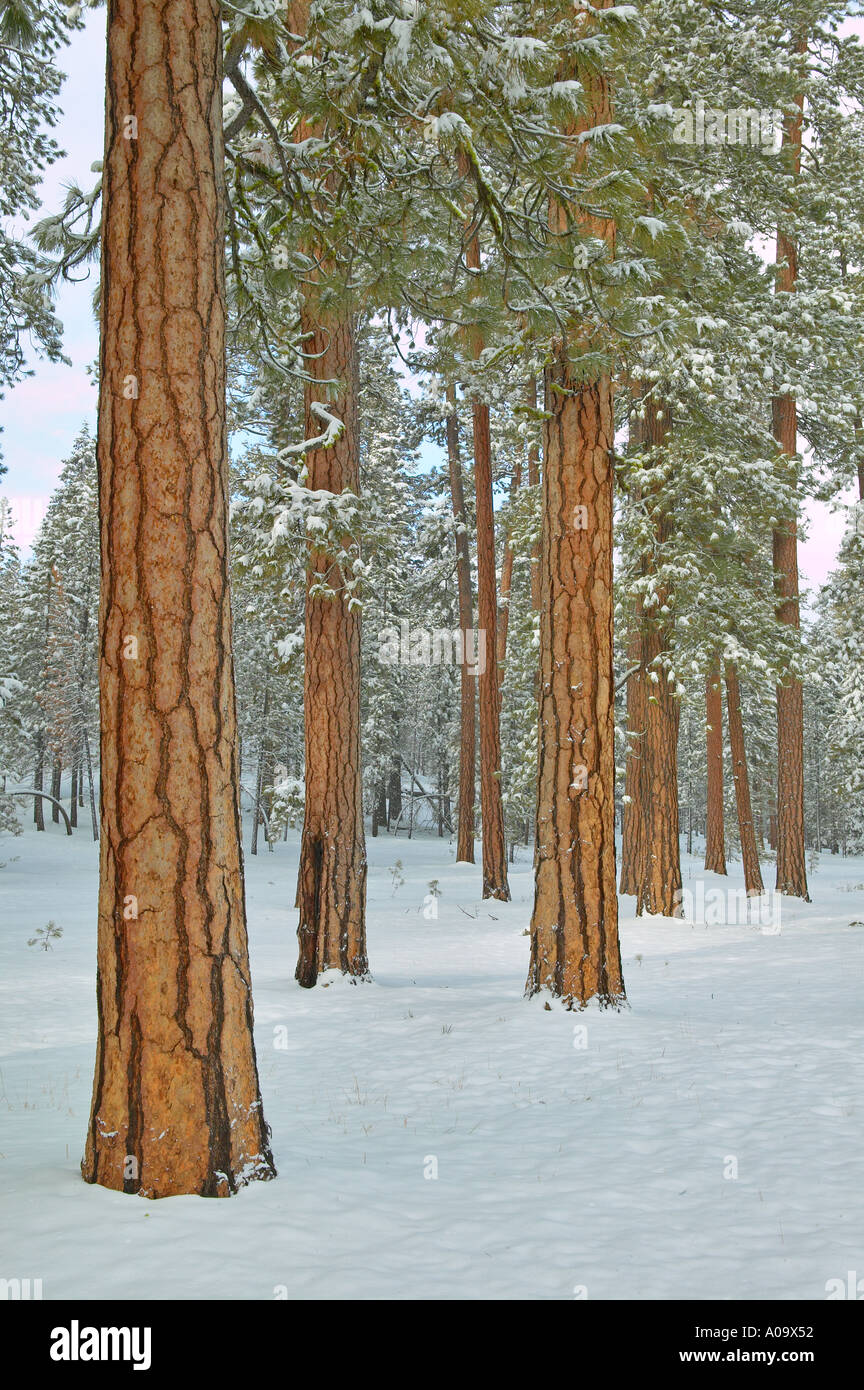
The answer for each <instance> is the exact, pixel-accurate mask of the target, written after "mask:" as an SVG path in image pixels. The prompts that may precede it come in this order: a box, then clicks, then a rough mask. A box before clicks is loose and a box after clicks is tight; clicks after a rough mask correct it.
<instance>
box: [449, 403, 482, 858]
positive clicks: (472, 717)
mask: <svg viewBox="0 0 864 1390" xmlns="http://www.w3.org/2000/svg"><path fill="white" fill-rule="evenodd" d="M447 395H448V399H449V400H450V403H451V405H452V406H453V410H452V411H451V413H450V414H449V415H448V416H447V461H448V464H449V471H450V496H451V499H452V503H453V519H454V521H455V523H456V583H457V588H458V595H459V626H460V628H461V629H462V644H463V647H464V645H465V641H466V636H465V634H466V633H467V632H468V631H469V630H473V627H474V596H473V594H472V592H471V550H470V546H469V544H468V522H467V517H466V515H465V492H464V488H463V485H462V463H461V459H460V455H459V432H458V425H457V420H456V411H455V406H456V392H455V390H454V388H453V387H450V388H449V390H448V392H447ZM464 655H465V657H466V659H465V660H464V661H463V662H462V666H461V670H460V678H459V680H460V691H459V822H458V825H457V829H456V862H457V864H473V863H474V797H475V790H476V771H475V768H476V759H477V715H476V710H477V697H476V687H475V681H476V677H475V676H474V675H473V674H472V671H471V669H470V667H469V665H468V661H467V655H468V653H467V652H466V653H464Z"/></svg>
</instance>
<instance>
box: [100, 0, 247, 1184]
mask: <svg viewBox="0 0 864 1390" xmlns="http://www.w3.org/2000/svg"><path fill="white" fill-rule="evenodd" d="M221 44H222V34H221V23H220V14H219V10H218V8H217V7H215V6H214V5H213V4H211V3H210V0H172V3H170V4H169V3H168V0H114V3H112V4H111V6H110V7H109V13H108V67H107V72H108V78H107V110H106V156H105V182H104V191H103V225H102V291H101V293H102V305H101V324H102V333H101V360H100V375H99V431H98V446H97V447H98V459H99V475H100V526H101V539H102V602H101V611H100V633H99V635H100V695H101V747H102V787H101V803H102V832H103V833H102V836H101V849H100V882H99V938H98V965H99V968H98V985H97V1000H98V1017H99V1037H98V1046H97V1054H96V1070H95V1079H94V1088H93V1105H92V1112H91V1117H90V1124H89V1132H88V1137H87V1146H86V1153H85V1156H84V1159H83V1162H82V1172H83V1175H84V1177H85V1179H86V1180H87V1181H88V1182H91V1183H100V1184H101V1185H102V1186H104V1187H109V1188H115V1189H118V1190H120V1191H125V1192H134V1193H140V1194H141V1195H143V1196H147V1197H168V1196H174V1195H179V1194H182V1193H186V1194H198V1195H201V1196H211V1197H224V1196H228V1195H229V1194H230V1193H231V1192H233V1191H235V1190H236V1189H237V1188H238V1187H241V1186H243V1185H245V1184H246V1183H248V1182H249V1181H251V1180H252V1179H255V1178H269V1177H272V1176H273V1174H274V1168H273V1161H272V1158H271V1154H270V1147H269V1131H268V1129H267V1126H266V1125H265V1123H264V1117H263V1115H262V1110H261V1096H260V1091H259V1085H258V1073H257V1064H256V1059H255V1048H254V1043H253V1036H252V997H251V990H250V983H249V958H248V950H247V939H246V917H245V902H244V888H243V875H242V865H241V849H240V828H239V823H238V817H237V801H236V781H237V761H236V757H237V754H236V747H237V742H236V717H235V703H234V675H233V662H232V654H231V613H230V603H229V595H228V553H227V539H228V538H227V460H228V455H227V438H226V428H225V346H224V317H225V309H224V288H223V265H222V257H223V230H222V229H223V191H222V178H223V174H222V167H223V154H222V81H221ZM130 117H134V121H135V122H136V123H137V126H136V127H134V128H132V129H131V137H132V138H129V137H130V125H129V120H128V118H130Z"/></svg>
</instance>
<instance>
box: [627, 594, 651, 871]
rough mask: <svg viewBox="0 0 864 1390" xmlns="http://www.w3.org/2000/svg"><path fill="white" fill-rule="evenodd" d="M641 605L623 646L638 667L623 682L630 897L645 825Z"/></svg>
mask: <svg viewBox="0 0 864 1390" xmlns="http://www.w3.org/2000/svg"><path fill="white" fill-rule="evenodd" d="M641 622H642V605H641V601H640V602H637V604H636V612H635V616H634V621H633V628H632V630H631V633H630V640H629V642H628V644H627V665H628V668H629V667H631V666H636V665H639V670H637V671H633V672H632V673H631V675H630V676H629V677H628V680H627V754H626V760H625V764H624V797H625V800H624V813H623V817H622V825H621V884H620V891H621V892H622V893H627V894H630V895H632V896H633V897H635V896H636V894H637V893H638V891H639V862H640V855H641V852H642V851H641V842H642V836H643V834H644V824H645V788H644V785H643V784H644V777H643V772H644V767H645V756H644V747H645V723H646V717H647V699H648V694H647V691H646V688H645V684H646V675H645V671H644V669H643V667H642V665H641V662H642V656H643V653H642V632H641Z"/></svg>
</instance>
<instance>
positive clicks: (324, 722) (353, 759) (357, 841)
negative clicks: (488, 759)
mask: <svg viewBox="0 0 864 1390" xmlns="http://www.w3.org/2000/svg"><path fill="white" fill-rule="evenodd" d="M302 323H303V331H304V334H305V335H308V336H306V339H305V351H306V353H307V354H308V356H307V364H306V367H307V371H308V372H309V374H310V376H311V378H312V380H310V381H307V383H306V387H305V404H306V437H307V438H315V437H317V436H319V435H320V434H321V431H322V421H321V419H320V417H319V416H318V415H316V413H315V412H314V411H313V409H312V406H313V404H314V403H316V402H318V403H326V409H327V411H329V412H330V413H331V414H333V415H334V416H336V417H338V418H339V419H341V420H342V422H343V431H342V434H341V435H340V437H339V438H338V439H337V440H336V442H335V443H333V444H331V445H330V446H329V447H328V448H317V449H311V450H310V451H309V452H308V453H307V454H306V468H307V472H308V477H307V486H308V487H309V488H311V489H313V490H315V489H319V488H324V489H326V490H327V491H329V492H334V493H342V492H344V491H349V492H352V493H354V494H356V495H359V491H360V469H359V453H358V437H357V361H356V353H355V340H354V327H353V322H352V320H351V318H350V316H349V315H343V316H337V317H333V316H330V315H328V314H327V313H326V312H324V311H323V310H322V309H320V307H319V306H318V305H317V303H316V297H315V294H314V293H313V292H312V291H311V289H310V290H309V291H308V292H307V295H306V302H305V305H304V309H303V313H302ZM328 382H335V383H337V384H336V386H335V387H331V386H329V385H328V384H327V383H328ZM343 540H344V543H345V545H346V546H347V545H349V544H350V541H349V538H348V537H345V538H343ZM344 582H345V577H344V576H343V575H342V572H341V570H340V569H339V566H338V564H337V563H336V562H335V560H334V557H333V555H332V554H331V553H330V551H329V550H328V549H327V548H326V547H323V548H322V547H320V546H311V545H310V551H309V559H308V569H307V587H306V637H305V653H306V669H305V676H304V686H303V702H304V709H305V710H306V811H305V816H304V819H303V836H302V841H301V847H300V870H299V875H298V893H297V900H298V905H299V908H300V920H299V925H298V928H297V940H298V943H299V955H298V960H297V970H296V978H297V980H298V981H299V983H300V984H301V985H303V986H304V988H307V989H308V988H311V987H312V986H313V985H314V984H315V981H316V980H317V978H318V976H319V974H321V972H322V971H324V970H334V969H335V970H341V971H343V972H344V973H345V974H347V975H352V976H364V975H367V974H368V971H369V965H368V961H367V957H366V840H365V834H364V829H363V797H362V786H361V779H360V611H359V608H357V607H352V606H350V605H349V603H348V600H347V596H346V594H345V592H344V588H343V585H344ZM322 589H323V590H324V592H321V590H322Z"/></svg>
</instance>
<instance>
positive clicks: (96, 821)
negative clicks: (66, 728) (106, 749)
mask: <svg viewBox="0 0 864 1390" xmlns="http://www.w3.org/2000/svg"><path fill="white" fill-rule="evenodd" d="M82 740H83V743H84V757H85V760H86V763H87V789H88V793H89V796H90V824H91V825H92V827H93V839H94V840H98V839H99V817H98V816H97V814H96V792H95V789H94V786H93V759H92V757H91V756H90V735H89V734H88V732H87V730H86V729H85V730H84V732H83V734H82Z"/></svg>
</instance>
